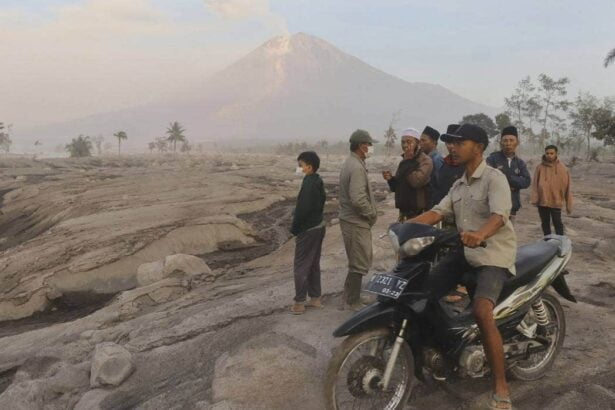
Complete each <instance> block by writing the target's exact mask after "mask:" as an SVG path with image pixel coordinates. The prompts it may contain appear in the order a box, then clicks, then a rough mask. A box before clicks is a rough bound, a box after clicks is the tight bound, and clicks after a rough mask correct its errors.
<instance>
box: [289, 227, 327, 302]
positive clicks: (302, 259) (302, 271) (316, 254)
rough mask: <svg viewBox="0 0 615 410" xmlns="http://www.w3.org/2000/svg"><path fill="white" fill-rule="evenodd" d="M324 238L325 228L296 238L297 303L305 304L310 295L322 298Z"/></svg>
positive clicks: (306, 232)
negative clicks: (321, 268)
mask: <svg viewBox="0 0 615 410" xmlns="http://www.w3.org/2000/svg"><path fill="white" fill-rule="evenodd" d="M324 237H325V227H324V226H323V227H321V228H315V229H310V230H308V231H305V232H302V233H300V234H299V235H297V237H296V238H295V262H294V271H295V302H300V303H301V302H305V299H306V296H308V295H309V296H310V297H311V298H318V297H320V294H321V289H320V252H321V250H322V240H323V239H324Z"/></svg>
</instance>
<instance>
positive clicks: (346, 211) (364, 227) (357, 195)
mask: <svg viewBox="0 0 615 410" xmlns="http://www.w3.org/2000/svg"><path fill="white" fill-rule="evenodd" d="M376 142H377V141H375V140H374V139H372V137H371V136H370V135H369V133H368V132H367V131H365V130H356V131H355V132H353V133H352V135H351V136H350V155H349V156H348V158H347V159H346V162H344V165H343V166H342V170H341V172H340V187H339V189H340V191H339V203H340V213H339V219H340V228H341V231H342V237H343V238H344V247H345V248H346V256H347V257H348V275H347V276H346V282H345V283H344V295H343V301H344V306H345V308H348V309H351V310H357V309H359V308H361V307H362V305H361V282H362V280H363V276H365V275H366V274H367V272H368V271H369V269H370V268H371V265H372V231H371V227H372V226H373V225H374V224H375V223H376V218H377V213H376V201H375V200H374V195H373V193H372V189H371V187H370V184H369V179H368V176H367V168H366V166H365V159H366V158H367V157H368V156H370V155H371V154H372V152H373V146H372V144H375V143H376Z"/></svg>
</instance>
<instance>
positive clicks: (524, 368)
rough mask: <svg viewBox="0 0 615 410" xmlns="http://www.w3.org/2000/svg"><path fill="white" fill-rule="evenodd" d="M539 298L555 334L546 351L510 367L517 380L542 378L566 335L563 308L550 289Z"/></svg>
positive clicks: (551, 364) (534, 354) (553, 360)
mask: <svg viewBox="0 0 615 410" xmlns="http://www.w3.org/2000/svg"><path fill="white" fill-rule="evenodd" d="M541 298H542V302H543V303H544V305H545V308H546V310H547V312H548V314H549V322H550V323H549V325H553V327H554V332H555V334H554V337H552V341H551V343H550V345H549V346H548V347H547V350H546V351H544V352H537V353H533V354H532V355H531V356H530V358H529V359H528V360H522V361H519V362H517V363H516V365H515V366H514V367H512V368H511V369H510V373H511V375H512V376H513V377H514V378H515V379H517V380H524V381H532V380H538V379H540V378H542V377H543V376H544V375H545V374H546V373H547V372H548V371H549V369H551V367H552V366H553V363H554V362H555V359H556V358H557V356H558V354H559V352H560V350H561V348H562V346H563V344H564V337H565V336H566V316H565V315H564V309H563V308H562V305H561V303H560V302H559V299H558V298H557V296H555V295H554V294H553V293H552V292H551V291H547V292H545V293H543V294H542V296H541ZM539 330H540V326H539Z"/></svg>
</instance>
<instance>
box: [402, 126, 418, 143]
mask: <svg viewBox="0 0 615 410" xmlns="http://www.w3.org/2000/svg"><path fill="white" fill-rule="evenodd" d="M401 136H402V138H403V137H413V138H416V139H417V140H420V139H421V133H419V132H418V130H417V129H415V128H406V129H405V130H403V131H402V132H401Z"/></svg>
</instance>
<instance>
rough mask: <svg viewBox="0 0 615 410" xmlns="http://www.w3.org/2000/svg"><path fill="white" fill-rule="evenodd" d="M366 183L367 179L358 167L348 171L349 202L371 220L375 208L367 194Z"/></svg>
mask: <svg viewBox="0 0 615 410" xmlns="http://www.w3.org/2000/svg"><path fill="white" fill-rule="evenodd" d="M367 184H369V181H368V179H367V175H365V174H364V171H363V170H361V169H359V168H358V167H356V168H353V169H352V170H351V173H350V186H349V189H348V195H349V196H350V203H351V205H352V207H353V208H354V209H355V211H357V213H358V214H359V215H361V216H362V217H364V218H365V219H367V220H372V219H373V218H374V217H375V216H376V210H375V209H374V208H373V207H372V203H371V201H370V199H369V197H368V195H367Z"/></svg>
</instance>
